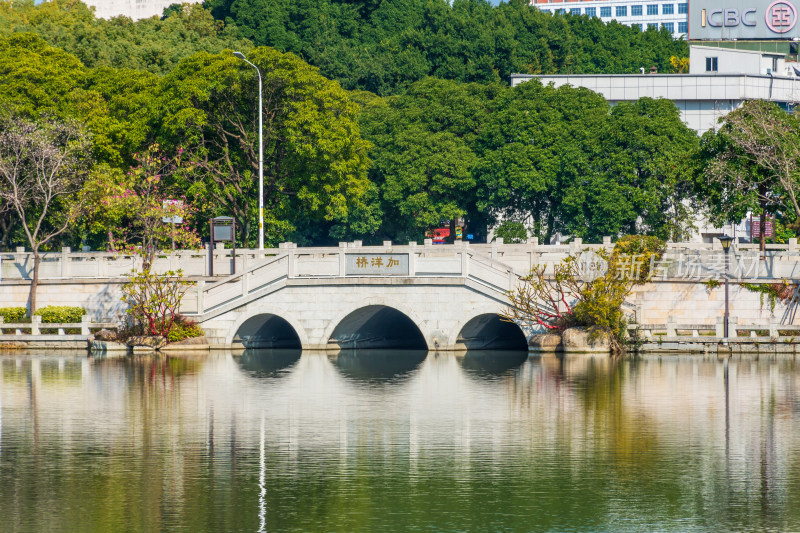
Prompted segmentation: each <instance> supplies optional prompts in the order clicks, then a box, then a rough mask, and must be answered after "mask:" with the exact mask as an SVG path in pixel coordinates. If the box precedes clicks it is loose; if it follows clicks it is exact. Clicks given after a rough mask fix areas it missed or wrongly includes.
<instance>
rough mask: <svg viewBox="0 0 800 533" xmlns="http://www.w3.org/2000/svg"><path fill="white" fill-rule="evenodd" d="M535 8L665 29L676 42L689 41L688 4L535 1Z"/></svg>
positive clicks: (619, 0)
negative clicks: (682, 39) (678, 40)
mask: <svg viewBox="0 0 800 533" xmlns="http://www.w3.org/2000/svg"><path fill="white" fill-rule="evenodd" d="M532 4H533V5H534V6H535V7H537V8H539V9H540V10H542V11H545V12H548V13H553V14H558V13H564V14H566V13H569V14H572V15H586V16H587V17H597V18H599V19H600V20H602V21H603V22H610V21H612V20H616V21H617V22H619V23H620V24H625V25H626V26H631V27H635V28H639V29H640V30H642V31H644V30H646V29H648V28H653V29H656V30H660V29H662V28H663V29H666V30H667V31H669V32H670V33H671V34H673V36H674V37H675V38H676V39H679V38H681V37H683V38H686V35H687V34H688V32H689V3H688V1H673V2H664V1H658V2H656V1H650V2H648V1H642V0H584V1H566V2H562V1H553V0H533V2H532Z"/></svg>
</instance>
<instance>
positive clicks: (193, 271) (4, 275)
mask: <svg viewBox="0 0 800 533" xmlns="http://www.w3.org/2000/svg"><path fill="white" fill-rule="evenodd" d="M611 247H612V244H611V239H610V238H606V239H604V243H603V244H585V243H583V242H582V241H581V240H580V239H574V240H573V242H570V243H569V244H563V245H540V244H538V242H537V241H536V239H533V240H532V242H530V243H525V244H504V243H503V242H502V241H500V242H493V243H490V244H467V243H463V244H454V245H434V244H432V243H431V242H430V241H426V242H425V244H422V245H419V244H416V243H410V244H408V245H396V244H392V243H391V242H385V243H384V244H383V245H382V246H362V245H361V243H360V241H355V242H352V243H340V244H339V246H338V247H308V248H298V247H297V245H296V244H294V243H283V244H281V245H280V246H279V247H278V248H268V249H264V250H253V249H237V250H236V256H235V257H232V250H230V249H224V248H222V247H221V245H218V247H217V248H216V249H214V250H209V249H204V250H178V251H175V252H172V253H160V254H158V255H157V256H156V259H155V262H154V264H153V270H154V271H155V272H166V271H169V270H177V269H181V270H182V271H183V273H184V275H186V276H189V277H194V278H209V277H211V271H212V269H211V265H212V264H213V273H214V274H215V276H214V278H215V279H221V278H223V277H225V276H230V275H232V274H234V272H243V271H247V270H248V269H250V268H251V266H253V265H257V264H261V263H264V262H265V261H267V260H269V259H271V258H276V257H279V256H282V255H284V254H285V255H288V256H290V257H291V259H290V260H289V265H288V268H289V269H290V273H289V276H290V277H296V276H298V277H302V276H310V277H320V276H331V277H338V276H341V272H343V271H344V270H345V269H346V268H347V265H346V264H344V263H340V262H339V261H341V260H342V253H345V254H350V253H356V252H357V251H360V252H361V253H363V254H378V255H380V254H392V253H396V254H401V255H407V256H408V257H409V262H408V269H409V270H408V273H409V275H411V276H414V275H418V274H432V275H437V276H446V275H450V276H461V275H463V274H462V273H463V268H462V265H461V262H460V261H461V260H460V259H459V257H461V256H460V255H459V254H460V253H461V252H460V251H461V250H468V252H469V254H470V255H471V256H472V257H475V258H477V257H483V258H487V259H489V260H492V261H495V262H498V263H502V264H503V265H505V266H507V267H509V268H511V269H512V270H513V271H514V272H515V273H516V274H518V275H526V274H527V273H528V272H530V269H531V267H532V266H534V265H541V264H546V265H548V268H552V266H551V265H553V264H556V263H558V262H559V261H561V260H562V259H563V258H564V257H566V256H567V255H570V254H572V255H574V254H578V253H580V252H582V251H585V250H599V249H606V250H610V249H611ZM343 251H344V252H343ZM715 252H721V248H720V246H719V243H718V242H715V243H713V244H707V243H667V256H668V257H672V258H681V257H691V256H693V255H697V254H702V253H715ZM757 253H758V245H751V244H737V245H735V254H745V255H746V254H751V255H753V254H757ZM765 257H766V260H765V261H763V262H762V264H761V265H760V266H759V269H760V270H758V271H757V272H754V273H753V275H752V276H748V277H751V278H775V279H781V278H797V277H799V276H800V272H797V271H796V265H797V264H798V263H800V249H798V246H797V239H790V242H789V243H788V244H777V245H769V244H768V245H767V252H766V254H765ZM0 261H2V262H1V263H0V279H2V280H4V281H5V280H26V279H30V275H31V271H32V267H33V254H32V253H30V252H24V251H18V252H16V253H11V252H4V253H0ZM141 266H142V262H141V257H139V256H136V255H130V254H120V253H114V252H73V251H71V250H70V249H69V248H63V249H62V251H60V252H47V253H44V254H42V264H41V267H40V273H39V275H40V278H41V279H42V280H48V279H53V280H58V279H74V278H77V279H80V278H92V279H113V278H123V277H125V276H126V275H128V274H130V272H131V271H132V270H138V269H141ZM478 268H479V267H478Z"/></svg>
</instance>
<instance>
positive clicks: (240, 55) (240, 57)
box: [233, 52, 246, 59]
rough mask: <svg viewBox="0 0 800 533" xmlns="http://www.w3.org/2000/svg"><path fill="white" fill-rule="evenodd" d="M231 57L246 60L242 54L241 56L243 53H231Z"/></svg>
mask: <svg viewBox="0 0 800 533" xmlns="http://www.w3.org/2000/svg"><path fill="white" fill-rule="evenodd" d="M233 55H235V56H236V57H238V58H239V59H246V58H245V57H244V54H243V53H241V52H234V53H233Z"/></svg>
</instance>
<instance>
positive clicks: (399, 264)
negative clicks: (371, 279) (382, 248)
mask: <svg viewBox="0 0 800 533" xmlns="http://www.w3.org/2000/svg"><path fill="white" fill-rule="evenodd" d="M345 274H346V275H348V276H407V275H408V255H407V254H347V255H346V259H345Z"/></svg>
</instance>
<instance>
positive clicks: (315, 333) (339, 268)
mask: <svg viewBox="0 0 800 533" xmlns="http://www.w3.org/2000/svg"><path fill="white" fill-rule="evenodd" d="M437 248H438V247H424V248H423V247H417V246H413V245H410V246H394V247H385V246H384V247H357V248H348V247H340V248H306V249H303V248H300V249H298V248H295V247H294V245H289V246H288V247H284V248H283V249H281V250H280V252H279V253H278V254H277V255H275V256H273V257H270V258H267V259H264V260H262V261H260V262H258V263H256V264H253V265H252V266H248V267H246V268H244V269H243V271H242V272H240V273H238V274H235V275H231V276H228V277H226V278H224V279H221V280H220V281H217V282H214V283H212V284H209V283H203V282H200V283H198V284H197V287H196V288H193V290H192V291H190V292H189V293H188V294H187V295H186V296H185V298H184V305H183V308H182V312H183V313H184V314H186V315H189V316H193V317H194V318H195V319H196V320H197V321H198V322H200V323H201V324H202V326H203V329H204V330H205V331H206V334H207V336H209V337H210V340H211V342H212V343H213V344H216V345H224V346H244V347H246V348H249V347H253V348H258V347H260V348H299V347H302V348H304V349H328V348H342V349H350V348H390V347H391V348H398V349H428V350H457V349H527V338H528V336H529V334H530V332H523V331H522V329H521V328H520V327H518V326H517V325H514V324H509V323H506V322H503V321H501V320H500V317H499V313H501V312H502V310H503V309H504V307H505V305H506V303H507V298H506V291H508V290H510V289H511V288H513V287H515V286H516V284H517V281H518V279H519V276H518V275H517V274H515V273H514V271H513V270H512V268H510V267H509V266H507V265H505V264H503V263H500V262H498V261H496V260H494V259H492V258H491V257H487V256H485V255H479V254H477V253H474V252H473V251H472V250H471V249H470V248H469V247H467V246H464V247H458V246H451V247H442V248H441V249H440V250H437Z"/></svg>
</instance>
